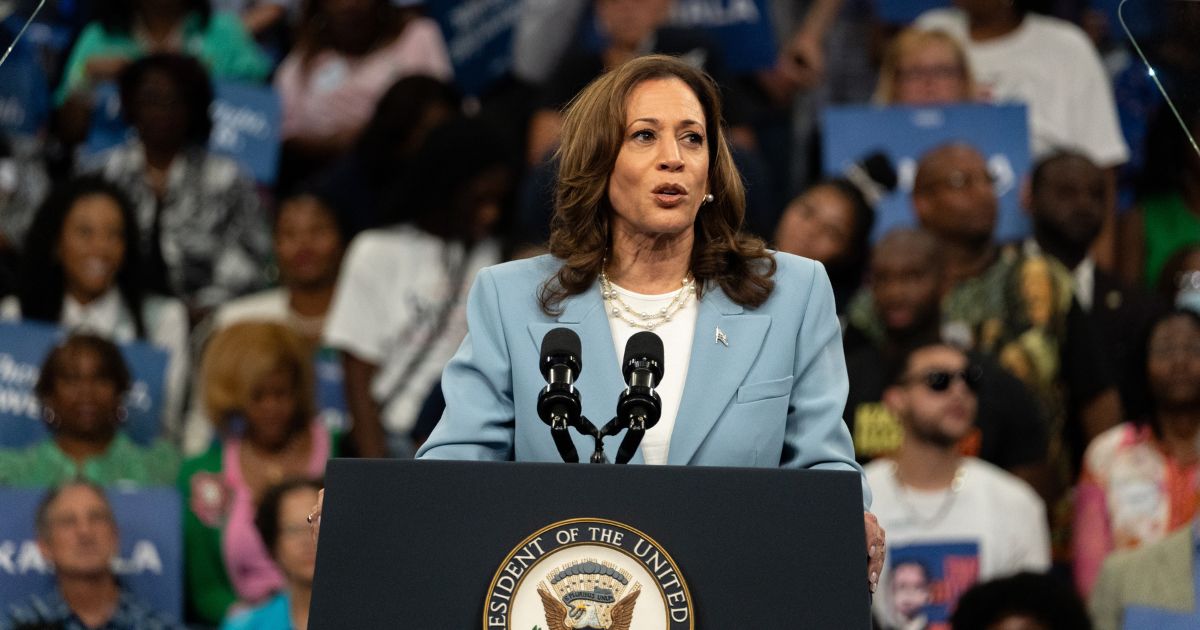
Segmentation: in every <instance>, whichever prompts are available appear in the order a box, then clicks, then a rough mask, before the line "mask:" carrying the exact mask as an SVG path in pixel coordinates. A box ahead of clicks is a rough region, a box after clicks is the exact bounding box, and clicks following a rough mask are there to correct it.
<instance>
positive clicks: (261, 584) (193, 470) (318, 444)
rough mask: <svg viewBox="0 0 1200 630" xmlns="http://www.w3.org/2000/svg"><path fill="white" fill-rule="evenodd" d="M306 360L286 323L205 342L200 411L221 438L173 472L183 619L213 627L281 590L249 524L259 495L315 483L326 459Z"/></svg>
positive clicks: (241, 327)
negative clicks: (282, 485)
mask: <svg viewBox="0 0 1200 630" xmlns="http://www.w3.org/2000/svg"><path fill="white" fill-rule="evenodd" d="M311 357H312V354H311V351H310V350H309V348H308V347H306V345H305V344H304V343H303V342H302V341H301V340H300V339H299V337H297V336H296V334H295V333H293V332H292V331H291V330H290V329H289V328H288V327H287V326H285V325H284V324H280V323H269V322H246V323H239V324H234V325H232V326H230V327H229V328H226V329H224V330H222V331H221V332H220V333H218V334H217V335H216V336H215V337H214V338H213V339H212V341H211V342H210V343H209V346H208V349H207V350H206V351H205V354H204V364H203V366H202V368H201V369H202V372H201V377H202V380H203V382H202V387H203V392H204V402H205V407H206V409H207V411H208V413H209V417H210V419H211V420H212V421H213V422H214V424H215V425H216V426H217V429H218V431H219V433H220V435H221V438H220V439H219V440H218V441H215V442H214V443H213V444H212V446H211V447H210V448H209V449H208V451H207V452H206V453H204V454H203V455H200V456H198V457H196V458H193V459H191V460H188V461H187V462H186V463H184V465H183V471H182V473H181V475H180V486H181V489H182V491H183V495H184V501H185V506H186V512H185V514H184V551H185V559H186V566H187V594H188V604H189V613H190V615H191V616H192V617H193V618H194V619H196V620H200V621H203V622H205V623H209V624H216V623H218V622H220V621H221V619H222V618H224V617H225V615H226V614H227V613H228V612H229V610H230V608H231V607H233V606H234V605H235V604H242V605H244V604H257V603H261V602H262V601H264V600H266V599H267V598H269V597H270V596H271V595H273V594H274V593H275V592H277V591H278V590H279V589H280V588H282V587H283V585H284V578H283V575H282V574H281V573H280V572H279V569H278V568H276V566H275V564H274V562H273V561H272V559H271V555H270V553H269V551H268V550H267V547H266V545H264V544H263V541H262V537H261V536H260V535H259V533H258V531H257V530H256V529H255V527H254V514H255V510H256V509H257V505H258V501H259V498H260V497H261V496H262V494H263V492H264V491H265V490H266V489H267V488H269V487H270V486H272V485H275V484H277V483H279V482H280V481H283V480H284V479H289V478H293V477H305V478H317V477H321V476H322V475H323V474H324V471H325V461H326V460H327V459H328V458H329V457H330V456H331V455H334V454H335V453H334V445H333V440H332V439H331V436H330V435H329V433H328V431H327V430H326V429H325V427H323V426H322V425H320V424H319V423H317V422H315V421H314V420H313V417H314V407H315V402H314V392H313V373H312V359H311Z"/></svg>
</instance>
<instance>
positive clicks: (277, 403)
mask: <svg viewBox="0 0 1200 630" xmlns="http://www.w3.org/2000/svg"><path fill="white" fill-rule="evenodd" d="M296 389H297V388H296V379H295V377H294V375H293V374H292V373H291V372H290V371H288V370H285V369H278V370H275V371H273V372H270V373H268V374H267V375H266V376H264V377H263V378H262V380H260V381H259V382H258V383H257V384H256V385H255V387H254V388H253V389H252V390H251V392H250V401H249V402H248V403H247V404H246V408H245V409H244V410H243V411H244V413H245V416H246V430H247V432H248V433H249V436H250V437H251V439H253V440H254V442H255V443H257V444H259V445H260V446H263V447H264V448H268V449H273V448H279V447H281V446H283V444H284V443H285V442H287V440H288V438H290V437H291V436H292V434H293V433H294V432H295V430H296V394H297V392H296Z"/></svg>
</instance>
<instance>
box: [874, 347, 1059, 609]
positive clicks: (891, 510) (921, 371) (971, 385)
mask: <svg viewBox="0 0 1200 630" xmlns="http://www.w3.org/2000/svg"><path fill="white" fill-rule="evenodd" d="M891 365H892V367H891V371H892V373H893V375H892V378H891V379H889V381H890V385H889V387H888V388H887V390H886V391H885V392H884V403H885V404H886V405H887V407H888V409H889V410H890V411H891V412H892V413H894V414H895V415H896V417H898V418H899V419H900V423H901V426H902V427H903V428H904V439H903V440H902V441H901V443H900V449H899V450H898V451H896V453H895V455H894V457H892V458H885V459H877V460H875V461H873V462H871V463H870V464H868V465H867V467H866V473H867V481H868V482H869V483H870V485H871V489H872V492H873V493H874V495H875V498H874V502H873V504H872V510H873V511H874V512H875V514H876V516H877V517H878V518H879V522H880V524H881V525H883V526H884V527H885V528H886V529H887V532H888V556H887V564H886V565H885V566H884V569H883V574H882V575H881V576H880V580H879V586H880V588H879V590H878V592H880V593H885V594H889V593H894V592H899V589H895V588H893V587H892V586H893V585H892V580H894V579H899V577H900V576H899V575H898V574H896V573H895V569H896V568H900V567H905V566H910V565H911V564H912V563H913V562H919V563H920V564H921V566H923V567H924V568H925V569H926V581H927V583H928V585H929V586H928V592H929V597H928V602H927V603H926V604H925V605H924V607H923V608H922V609H921V611H920V612H919V613H918V612H917V611H914V610H911V607H906V606H903V605H902V604H903V602H900V601H892V600H890V599H889V597H887V596H883V597H876V598H875V600H874V603H873V607H874V612H875V615H876V617H877V618H878V619H879V620H880V621H882V622H883V624H884V627H889V628H890V627H909V626H908V624H907V621H908V620H912V619H924V620H925V621H926V622H927V623H928V624H930V625H937V624H944V623H945V622H946V621H947V620H948V619H949V615H950V613H951V612H952V611H953V610H954V606H955V600H956V598H957V596H958V595H959V594H960V593H962V592H963V591H965V590H966V589H968V588H969V587H970V586H971V585H973V584H975V583H976V582H979V581H983V580H989V579H992V578H995V577H1001V576H1005V575H1011V574H1013V573H1017V572H1019V571H1022V570H1031V571H1042V570H1045V569H1047V568H1048V567H1049V565H1050V540H1049V533H1048V531H1047V525H1046V510H1045V507H1044V504H1043V503H1042V501H1041V500H1040V499H1039V498H1038V496H1037V494H1036V493H1034V491H1033V489H1032V488H1030V487H1029V486H1028V484H1026V483H1025V482H1023V481H1021V480H1020V479H1018V478H1016V477H1014V476H1013V475H1011V474H1009V473H1006V472H1004V471H1003V470H1001V469H1000V468H997V467H995V466H993V465H991V464H988V463H987V462H984V461H982V460H979V459H976V458H974V457H965V456H963V455H961V454H960V453H959V452H958V448H957V445H958V444H959V442H961V441H962V439H963V438H964V437H966V436H967V435H968V434H969V433H970V432H971V430H972V428H973V427H974V422H975V413H976V409H977V405H978V399H977V398H976V393H975V388H976V387H977V386H978V382H979V381H978V379H979V370H978V368H977V367H976V366H973V365H971V363H970V362H969V361H968V358H967V355H966V353H964V352H963V351H961V350H959V349H957V348H955V347H953V346H950V345H946V344H944V343H940V342H938V343H932V344H924V345H919V346H917V347H915V348H914V349H913V350H912V351H911V352H909V353H908V354H907V355H906V356H905V357H903V358H901V359H899V360H897V361H895V362H893V363H892V364H891ZM921 627H924V626H921Z"/></svg>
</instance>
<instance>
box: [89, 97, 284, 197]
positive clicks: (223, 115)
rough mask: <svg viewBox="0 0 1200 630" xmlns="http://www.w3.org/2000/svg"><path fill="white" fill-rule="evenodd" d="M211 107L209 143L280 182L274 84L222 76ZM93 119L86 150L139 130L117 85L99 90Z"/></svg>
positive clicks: (266, 180)
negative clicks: (126, 112) (129, 118)
mask: <svg viewBox="0 0 1200 630" xmlns="http://www.w3.org/2000/svg"><path fill="white" fill-rule="evenodd" d="M213 91H214V98H213V103H212V106H211V108H210V110H209V112H210V114H211V115H212V121H213V128H212V134H211V135H210V136H209V138H208V149H209V151H212V152H213V153H216V154H218V155H224V156H227V157H229V158H232V159H233V160H235V161H236V162H237V163H238V164H240V165H241V166H242V168H244V169H246V171H247V172H249V173H250V174H251V175H253V176H254V179H255V180H257V181H258V182H259V183H262V184H268V185H270V184H273V183H275V175H276V174H277V173H278V170H279V125H280V119H281V117H282V114H281V111H280V105H279V95H277V94H276V93H275V91H274V90H272V89H271V88H269V87H264V86H260V85H248V84H241V83H229V82H217V83H216V84H215V85H214V86H213ZM94 94H95V96H94V98H95V104H94V105H93V107H92V124H91V128H90V130H89V132H88V138H87V142H86V145H85V147H84V150H83V153H84V156H94V155H98V154H100V153H102V152H104V151H105V150H108V149H111V148H113V147H115V146H117V145H119V144H122V143H124V142H125V141H127V140H128V139H129V138H131V137H132V136H133V134H134V131H133V129H132V128H131V127H130V126H129V125H128V124H127V123H126V122H125V118H124V117H123V116H122V114H121V98H120V95H119V94H118V93H117V89H116V87H115V86H114V85H112V84H111V83H110V84H104V85H101V86H99V87H98V88H97V89H96V91H95V92H94Z"/></svg>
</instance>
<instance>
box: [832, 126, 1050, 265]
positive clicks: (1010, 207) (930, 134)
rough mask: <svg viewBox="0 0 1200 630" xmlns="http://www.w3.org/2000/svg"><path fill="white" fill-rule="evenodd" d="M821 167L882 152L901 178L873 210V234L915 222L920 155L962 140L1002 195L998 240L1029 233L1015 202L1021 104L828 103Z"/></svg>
mask: <svg viewBox="0 0 1200 630" xmlns="http://www.w3.org/2000/svg"><path fill="white" fill-rule="evenodd" d="M823 131H824V135H825V140H824V142H822V151H823V156H822V158H823V167H824V170H825V173H827V174H831V175H835V174H838V173H841V172H843V171H844V170H845V169H846V168H847V167H848V166H850V165H851V164H853V163H855V162H856V161H858V160H860V159H862V158H863V157H865V156H866V155H868V154H870V153H873V152H876V151H882V152H883V153H884V154H886V155H887V156H888V158H889V159H891V161H892V164H893V166H895V168H896V175H897V177H898V179H899V183H898V185H897V186H896V190H895V191H893V192H892V194H891V195H889V196H887V197H884V198H883V200H882V201H880V202H879V204H878V207H877V208H876V217H875V219H876V220H875V228H874V230H873V231H872V233H871V239H872V240H877V239H879V237H881V236H883V235H884V234H887V232H888V231H889V230H892V229H893V228H896V227H906V226H912V225H914V224H915V223H916V218H915V217H914V216H913V210H912V185H913V178H914V176H915V175H916V173H917V161H918V160H919V159H920V158H921V156H922V155H924V154H925V152H926V151H929V150H930V149H933V148H935V147H937V146H939V145H943V144H947V143H951V142H962V143H966V144H969V145H971V146H973V147H975V148H976V149H978V150H979V152H980V153H982V154H983V156H984V158H985V159H986V160H987V164H988V169H989V170H990V171H991V174H992V176H993V177H994V178H995V182H994V188H995V191H996V195H997V197H998V198H999V201H1000V205H999V215H998V216H997V217H996V230H995V236H996V239H997V240H999V241H1001V242H1007V241H1014V240H1019V239H1021V238H1024V237H1025V236H1026V235H1027V234H1029V219H1028V218H1027V217H1026V216H1025V213H1024V212H1022V211H1021V208H1020V199H1019V193H1020V187H1021V181H1022V179H1023V178H1024V177H1025V176H1026V175H1027V174H1028V173H1029V170H1030V157H1029V128H1028V125H1027V123H1026V113H1025V106H1024V105H949V106H944V107H876V106H872V105H852V106H843V107H830V108H828V109H826V110H825V118H824V121H823Z"/></svg>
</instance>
